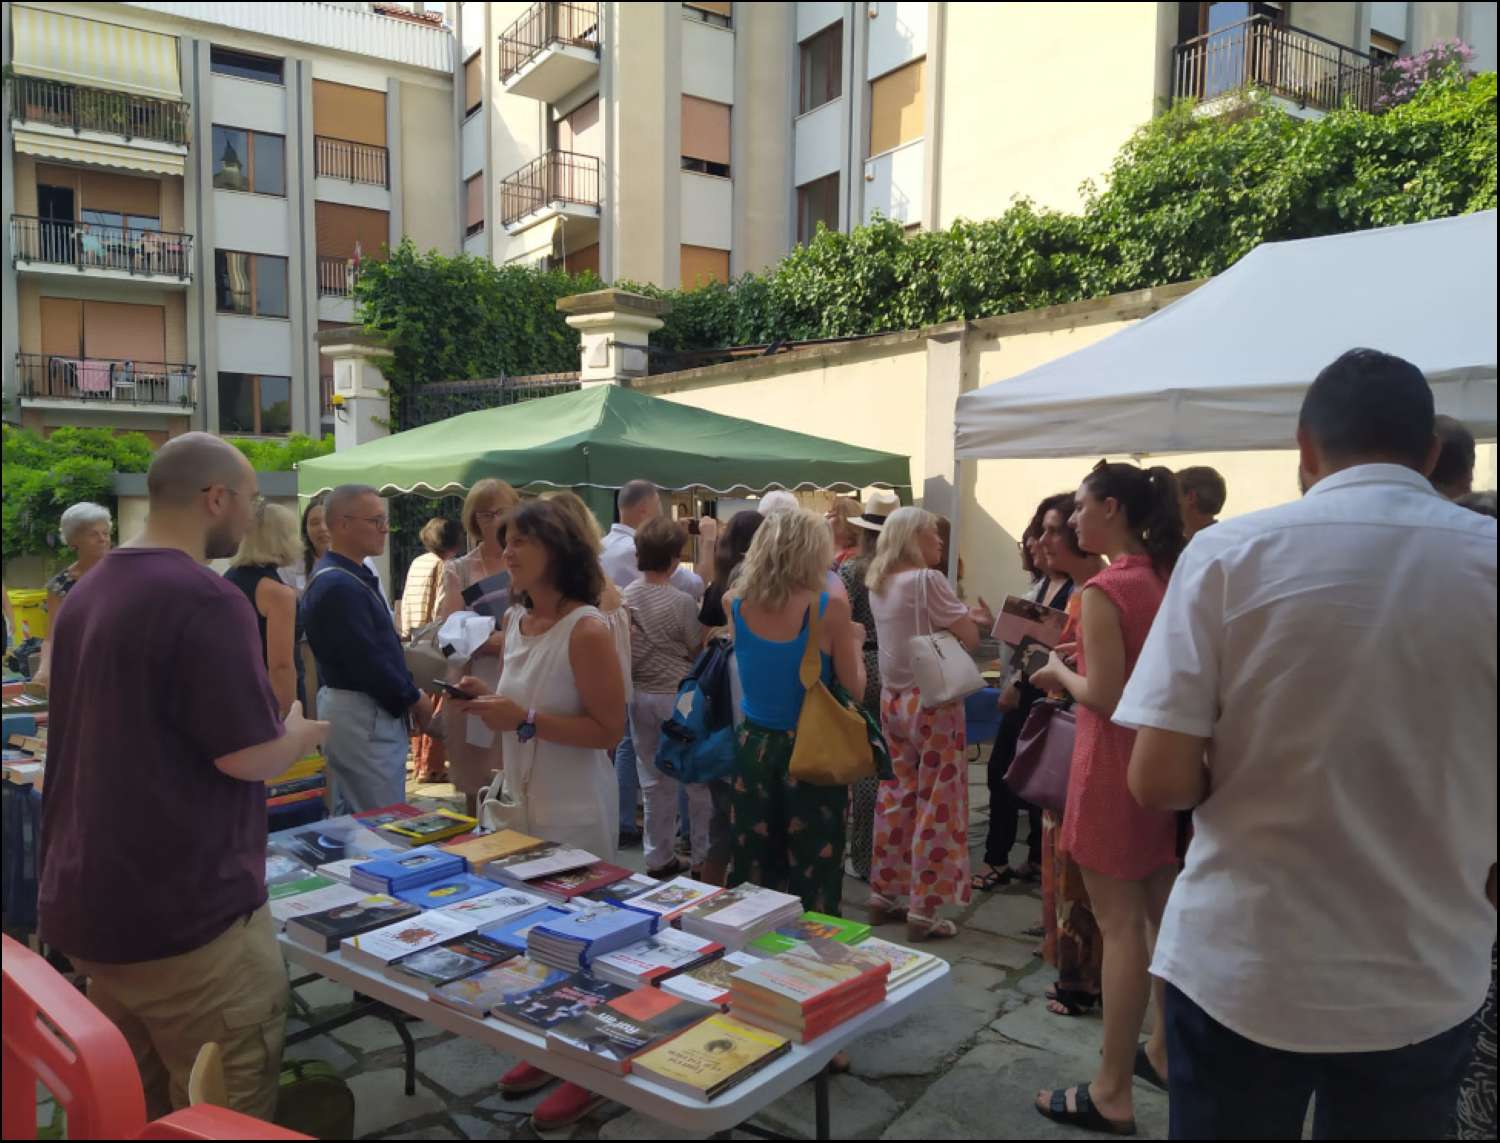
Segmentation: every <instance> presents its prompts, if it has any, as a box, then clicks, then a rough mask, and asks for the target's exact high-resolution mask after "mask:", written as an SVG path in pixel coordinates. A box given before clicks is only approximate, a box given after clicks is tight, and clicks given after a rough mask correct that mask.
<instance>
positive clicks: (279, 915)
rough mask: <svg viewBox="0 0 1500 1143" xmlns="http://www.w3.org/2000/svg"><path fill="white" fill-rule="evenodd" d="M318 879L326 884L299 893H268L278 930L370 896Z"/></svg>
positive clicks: (361, 890) (340, 883)
mask: <svg viewBox="0 0 1500 1143" xmlns="http://www.w3.org/2000/svg"><path fill="white" fill-rule="evenodd" d="M316 879H317V880H319V881H323V882H324V884H322V885H316V886H314V887H312V888H311V889H307V890H305V891H301V892H297V893H286V894H277V895H272V894H270V892H269V891H268V896H270V905H271V920H272V922H273V923H274V924H275V925H276V927H277V928H278V929H279V928H283V927H284V926H285V925H286V924H287V922H288V921H290V920H292V918H294V917H306V916H309V915H311V914H313V913H321V912H323V911H325V910H327V909H333V908H336V907H338V906H340V905H350V904H353V903H354V902H355V901H362V900H363V899H364V898H365V897H367V896H368V895H369V894H367V893H366V892H365V891H364V890H363V889H355V888H352V887H351V886H348V885H345V884H343V883H342V882H338V881H330V880H328V879H327V878H324V877H317V878H316ZM308 880H312V878H309V879H308ZM276 888H280V886H276Z"/></svg>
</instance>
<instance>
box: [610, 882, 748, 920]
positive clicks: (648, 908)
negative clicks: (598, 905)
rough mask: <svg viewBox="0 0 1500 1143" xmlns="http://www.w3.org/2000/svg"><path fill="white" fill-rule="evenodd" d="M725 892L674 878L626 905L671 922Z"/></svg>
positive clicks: (713, 887) (713, 886)
mask: <svg viewBox="0 0 1500 1143" xmlns="http://www.w3.org/2000/svg"><path fill="white" fill-rule="evenodd" d="M723 891H724V890H723V889H721V888H720V887H719V886H717V885H705V884H704V883H703V882H702V881H694V880H693V879H692V878H691V877H674V878H672V880H670V881H666V882H663V883H662V884H661V885H659V886H657V887H656V888H655V889H652V890H651V891H650V892H649V893H642V894H641V895H640V896H638V897H632V898H631V899H630V900H629V901H628V902H627V903H626V907H627V908H630V909H640V910H643V911H645V912H649V913H655V914H656V915H657V916H659V917H660V918H661V919H662V920H663V921H670V920H671V919H672V918H673V917H677V916H679V915H681V914H682V913H685V912H686V911H687V910H689V909H691V908H692V907H693V906H695V905H697V904H699V903H700V902H703V901H707V900H708V899H709V898H710V897H713V896H715V895H717V894H719V893H722V892H723Z"/></svg>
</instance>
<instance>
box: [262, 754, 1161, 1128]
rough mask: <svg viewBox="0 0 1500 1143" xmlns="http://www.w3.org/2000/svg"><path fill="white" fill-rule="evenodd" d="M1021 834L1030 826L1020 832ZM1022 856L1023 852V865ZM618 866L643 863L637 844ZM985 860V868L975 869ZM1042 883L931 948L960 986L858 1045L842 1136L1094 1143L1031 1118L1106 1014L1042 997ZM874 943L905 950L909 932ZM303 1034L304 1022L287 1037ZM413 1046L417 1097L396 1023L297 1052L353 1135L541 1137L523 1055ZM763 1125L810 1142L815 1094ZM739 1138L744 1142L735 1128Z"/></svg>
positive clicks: (417, 789) (432, 792)
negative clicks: (510, 1087)
mask: <svg viewBox="0 0 1500 1143" xmlns="http://www.w3.org/2000/svg"><path fill="white" fill-rule="evenodd" d="M969 773H970V789H971V795H972V805H971V819H972V826H971V838H972V840H973V844H974V847H975V849H976V850H982V846H983V840H984V831H985V827H986V825H987V822H988V809H987V802H988V796H987V791H986V790H985V787H984V767H983V766H982V765H979V764H974V765H972V766H971V767H970V771H969ZM411 794H412V797H413V798H416V799H421V800H425V799H427V798H436V799H441V800H445V801H446V800H448V799H449V798H451V797H452V787H450V786H413V787H412V790H411ZM1025 830H1026V825H1025V823H1024V822H1023V823H1022V825H1021V832H1022V835H1023V837H1024V834H1025ZM1023 857H1024V854H1023V853H1018V854H1017V855H1016V860H1017V861H1018V862H1019V861H1020V860H1022V859H1023ZM619 860H620V863H621V864H622V865H628V866H631V867H632V868H640V866H641V863H642V855H641V851H640V849H639V848H635V849H631V850H627V851H625V852H624V853H622V854H621V855H620V858H619ZM976 860H977V859H976ZM868 892H869V890H868V887H867V886H866V885H865V884H864V883H862V882H860V881H857V880H855V879H853V878H849V879H847V880H846V882H845V897H844V900H845V912H846V913H847V914H848V915H849V916H851V917H861V916H863V904H864V902H865V900H866V898H867V895H868ZM1040 919H1041V902H1040V895H1039V893H1038V892H1037V890H1036V888H1035V887H1034V886H1032V887H1018V886H1011V887H1007V888H1006V889H1002V890H999V891H997V892H995V893H991V894H976V899H975V901H974V903H973V904H972V905H971V906H970V907H969V908H968V909H966V910H965V911H964V912H963V913H962V914H960V915H959V917H958V920H959V922H960V924H961V926H962V928H963V933H962V935H961V936H960V937H959V938H957V939H955V940H949V941H941V942H933V943H931V944H929V945H927V946H926V947H927V948H928V949H930V950H931V951H933V952H936V953H939V954H941V955H942V956H944V957H945V958H946V959H948V960H949V961H950V962H951V963H952V964H953V975H952V978H951V979H952V986H951V987H950V988H949V989H948V990H947V991H946V992H945V993H944V994H943V995H942V996H941V997H940V998H938V999H937V1000H935V1001H934V1003H933V1004H932V1005H931V1006H929V1007H927V1008H925V1009H924V1010H922V1011H921V1012H918V1013H917V1014H915V1015H913V1016H912V1017H911V1018H909V1019H908V1020H906V1021H904V1022H903V1023H901V1024H899V1025H895V1026H893V1027H891V1028H888V1029H885V1030H882V1031H879V1032H875V1033H872V1034H871V1035H869V1036H866V1037H864V1038H863V1039H861V1040H859V1041H857V1042H855V1043H854V1044H853V1045H852V1046H851V1047H850V1049H849V1056H850V1060H851V1065H852V1066H851V1071H850V1074H848V1075H845V1076H837V1077H834V1079H833V1081H832V1084H831V1096H832V1126H833V1133H834V1136H835V1137H836V1138H842V1139H997V1138H998V1139H1004V1138H1027V1139H1054V1138H1067V1137H1079V1138H1084V1137H1088V1135H1087V1133H1086V1132H1081V1131H1075V1130H1071V1129H1067V1128H1062V1127H1058V1126H1056V1125H1054V1124H1052V1123H1050V1122H1049V1121H1047V1120H1044V1119H1042V1118H1041V1117H1040V1116H1038V1115H1037V1114H1036V1112H1035V1111H1033V1110H1032V1108H1031V1099H1032V1096H1033V1094H1034V1092H1035V1091H1036V1089H1037V1088H1039V1087H1050V1086H1054V1085H1057V1084H1064V1083H1074V1082H1077V1081H1079V1080H1087V1079H1088V1078H1089V1076H1090V1075H1091V1074H1092V1069H1093V1067H1094V1064H1095V1061H1096V1060H1097V1058H1098V1051H1099V1043H1100V1033H1101V1027H1100V1024H1099V1021H1098V1018H1097V1017H1082V1018H1078V1019H1067V1018H1062V1017H1056V1016H1052V1015H1050V1014H1049V1013H1048V1012H1047V1011H1046V1009H1045V1001H1044V1000H1043V999H1042V996H1041V994H1042V991H1043V989H1044V988H1045V987H1046V986H1047V985H1048V984H1049V983H1050V982H1051V980H1052V975H1051V973H1050V971H1049V970H1048V969H1047V968H1046V966H1045V965H1043V964H1042V962H1041V960H1040V958H1039V957H1036V956H1034V955H1033V952H1034V950H1035V949H1036V947H1037V944H1038V941H1037V940H1036V939H1035V938H1030V937H1026V936H1025V935H1024V933H1025V930H1026V929H1028V928H1030V927H1032V926H1034V925H1037V924H1039V923H1040ZM877 933H878V934H879V935H881V936H883V937H886V938H887V939H890V940H893V941H898V942H904V941H905V936H906V933H905V928H904V926H895V925H892V926H886V927H884V928H882V929H878V930H877ZM301 994H302V995H303V997H304V998H305V999H307V1001H308V1002H309V1004H311V1005H312V1006H313V1008H314V1016H315V1017H317V1016H332V1015H334V1014H335V1013H337V1012H338V1011H339V1010H340V1009H341V1007H342V1005H344V1004H346V1003H347V1002H348V1001H349V990H348V989H346V988H344V987H342V986H340V985H338V984H335V983H333V982H329V981H319V982H318V983H316V984H314V985H311V986H308V987H306V988H304V989H302V990H301ZM299 1026H301V1025H300V1023H299V1022H297V1021H293V1023H292V1025H291V1027H294V1028H295V1027H299ZM410 1027H411V1032H412V1036H413V1038H414V1039H415V1040H416V1042H417V1091H416V1094H415V1095H413V1096H407V1095H406V1094H405V1092H404V1090H403V1082H402V1071H401V1068H402V1049H401V1045H400V1041H399V1040H398V1039H397V1037H396V1034H395V1032H394V1031H393V1030H392V1029H391V1027H390V1025H388V1024H386V1023H385V1022H383V1021H379V1020H373V1019H371V1020H361V1021H358V1022H356V1023H354V1024H351V1025H347V1026H345V1027H343V1028H340V1029H338V1030H336V1031H334V1032H333V1033H331V1034H329V1035H327V1036H323V1037H320V1038H318V1039H317V1040H313V1041H310V1042H308V1043H306V1044H299V1045H297V1046H296V1047H295V1048H292V1049H290V1050H289V1054H290V1055H294V1056H297V1057H299V1058H307V1057H314V1056H315V1057H318V1058H321V1059H325V1060H327V1061H328V1062H329V1063H331V1064H333V1065H334V1066H335V1067H336V1068H338V1070H339V1072H340V1073H341V1074H342V1075H344V1076H346V1077H347V1078H348V1080H349V1082H350V1084H351V1085H352V1086H353V1088H354V1091H355V1096H356V1099H357V1102H358V1120H357V1123H356V1135H357V1136H358V1137H359V1138H372V1139H373V1138H381V1139H516V1138H520V1139H527V1138H539V1137H542V1136H538V1135H537V1133H536V1132H535V1131H534V1130H533V1129H532V1128H531V1125H530V1122H529V1113H530V1111H531V1109H532V1108H533V1107H534V1106H535V1105H536V1104H537V1103H538V1102H539V1101H540V1100H541V1099H542V1098H543V1097H544V1095H545V1094H546V1093H545V1092H544V1093H541V1094H538V1095H533V1096H531V1097H529V1098H526V1099H521V1100H514V1101H512V1100H507V1099H505V1098H504V1097H502V1096H501V1095H500V1094H499V1092H498V1091H496V1089H495V1086H494V1085H495V1081H496V1080H497V1079H498V1078H499V1076H500V1075H501V1073H502V1072H504V1071H505V1070H506V1069H507V1068H509V1067H510V1066H511V1064H512V1063H513V1062H515V1061H513V1060H512V1059H510V1058H508V1057H506V1056H504V1055H502V1054H500V1053H497V1052H494V1051H491V1050H490V1049H488V1048H485V1047H481V1046H479V1045H478V1044H475V1043H472V1042H471V1041H467V1040H464V1039H462V1038H461V1037H458V1036H455V1035H453V1034H451V1033H448V1032H443V1031H441V1030H439V1029H437V1028H434V1027H433V1026H432V1025H430V1024H426V1023H423V1022H419V1023H415V1024H412V1025H411V1026H410ZM1135 1099H1136V1119H1137V1124H1138V1127H1139V1128H1140V1132H1141V1136H1142V1137H1144V1138H1148V1139H1149V1138H1165V1137H1166V1128H1167V1106H1166V1097H1165V1096H1164V1095H1162V1094H1161V1093H1159V1092H1157V1091H1155V1090H1154V1089H1152V1088H1149V1087H1147V1086H1145V1085H1144V1084H1141V1083H1139V1082H1137V1084H1136V1095H1135ZM755 1122H756V1123H757V1124H758V1125H759V1126H762V1127H765V1128H769V1129H771V1130H773V1131H778V1132H781V1133H783V1134H786V1135H790V1136H794V1137H801V1138H811V1136H812V1134H813V1098H812V1086H811V1085H810V1084H807V1085H804V1086H803V1087H802V1088H800V1089H798V1090H796V1091H794V1092H792V1093H790V1094H789V1095H787V1096H786V1097H784V1098H783V1099H781V1100H780V1101H778V1102H777V1103H776V1104H773V1105H772V1106H771V1107H769V1108H767V1109H766V1110H765V1111H764V1112H763V1113H762V1114H761V1115H759V1116H758V1117H757V1118H756V1120H755ZM693 1137H694V1136H692V1135H690V1134H688V1133H686V1132H684V1131H682V1130H680V1129H678V1128H675V1127H672V1126H670V1125H668V1124H665V1123H661V1122H659V1121H657V1120H654V1119H651V1118H649V1117H647V1116H644V1115H641V1114H639V1113H637V1112H634V1111H629V1110H628V1109H625V1108H622V1107H620V1106H619V1105H616V1104H611V1105H606V1106H605V1107H604V1108H602V1109H601V1110H600V1111H598V1112H597V1113H595V1114H594V1115H593V1116H591V1117H590V1118H588V1119H586V1120H584V1121H583V1122H581V1123H579V1124H577V1125H576V1126H575V1127H573V1128H572V1129H571V1130H569V1131H566V1132H557V1133H551V1134H549V1135H547V1136H545V1138H566V1139H619V1140H627V1139H687V1138H693ZM735 1137H736V1138H749V1136H746V1135H741V1134H740V1133H736V1135H735Z"/></svg>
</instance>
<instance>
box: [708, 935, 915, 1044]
mask: <svg viewBox="0 0 1500 1143" xmlns="http://www.w3.org/2000/svg"><path fill="white" fill-rule="evenodd" d="M890 972H891V966H890V963H889V962H888V961H887V960H885V959H884V958H883V957H880V956H876V955H875V954H874V953H867V952H863V951H861V950H860V949H859V948H857V947H850V946H849V945H845V944H840V943H839V942H838V941H831V940H824V939H822V938H819V937H814V938H812V939H811V940H808V941H804V942H803V943H802V944H799V945H797V946H796V947H795V948H792V949H790V950H788V951H787V952H784V953H782V954H781V955H780V956H774V957H771V958H770V959H768V960H763V961H761V962H760V963H758V964H752V965H749V966H747V967H745V968H742V969H740V970H739V971H738V972H736V973H735V974H734V976H733V977H731V978H730V983H729V1010H730V1012H731V1014H732V1015H734V1016H735V1017H736V1018H737V1019H740V1020H743V1021H745V1022H746V1023H747V1024H754V1025H756V1026H757V1027H760V1028H765V1029H767V1030H768V1031H772V1032H775V1033H776V1034H777V1035H780V1036H785V1037H786V1038H787V1039H789V1040H793V1041H795V1042H797V1043H799V1044H805V1043H806V1042H807V1041H809V1040H813V1039H816V1038H817V1037H819V1036H821V1035H823V1034H824V1033H825V1032H827V1031H829V1030H830V1029H833V1028H836V1027H838V1026H839V1025H840V1024H842V1023H844V1022H845V1021H846V1020H851V1019H853V1018H854V1017H855V1016H858V1015H859V1014H860V1013H861V1012H863V1011H864V1010H865V1009H867V1008H873V1007H874V1006H875V1005H877V1004H879V1003H881V1002H882V1001H883V1000H884V999H885V989H886V979H887V978H888V977H889V976H890Z"/></svg>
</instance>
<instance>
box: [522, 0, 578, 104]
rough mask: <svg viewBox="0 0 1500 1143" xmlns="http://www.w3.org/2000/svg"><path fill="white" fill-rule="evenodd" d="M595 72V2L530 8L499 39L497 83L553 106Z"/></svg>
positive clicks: (543, 4) (540, 5) (533, 6)
mask: <svg viewBox="0 0 1500 1143" xmlns="http://www.w3.org/2000/svg"><path fill="white" fill-rule="evenodd" d="M598 70H599V5H598V4H583V3H574V4H567V3H563V4H559V3H541V4H533V5H532V6H531V7H530V8H529V9H528V10H527V11H526V13H525V15H523V16H522V17H521V18H520V19H519V20H517V21H516V22H515V23H514V24H512V25H511V26H510V27H509V28H507V29H506V30H505V32H504V34H502V35H501V37H500V82H501V83H502V84H503V85H504V87H505V90H506V91H508V92H510V93H512V94H514V95H524V96H526V97H527V98H528V99H536V100H540V101H541V102H543V103H555V102H557V101H558V100H559V99H561V98H562V97H563V96H564V95H566V94H568V92H570V91H572V90H573V89H574V88H576V87H578V86H579V85H580V84H582V83H584V82H585V81H586V80H588V79H590V78H591V77H592V76H593V75H594V74H595V73H597V72H598Z"/></svg>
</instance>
